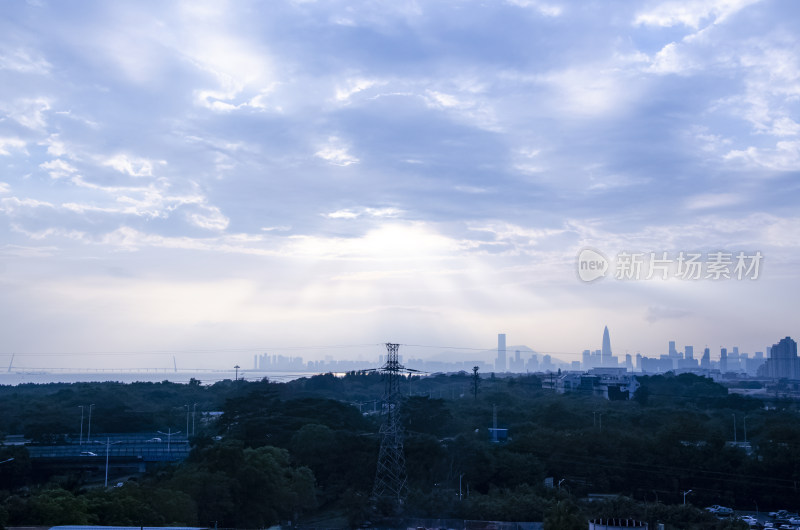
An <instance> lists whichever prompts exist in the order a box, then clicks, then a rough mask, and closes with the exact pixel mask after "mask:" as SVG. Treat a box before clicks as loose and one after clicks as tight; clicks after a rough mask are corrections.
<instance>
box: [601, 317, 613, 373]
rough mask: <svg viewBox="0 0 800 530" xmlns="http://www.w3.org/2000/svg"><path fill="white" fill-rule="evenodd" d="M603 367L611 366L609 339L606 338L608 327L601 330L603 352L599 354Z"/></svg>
mask: <svg viewBox="0 0 800 530" xmlns="http://www.w3.org/2000/svg"><path fill="white" fill-rule="evenodd" d="M601 355H602V356H601V359H600V360H601V362H602V365H603V366H611V338H610V337H609V336H608V326H606V327H605V329H603V350H602V354H601Z"/></svg>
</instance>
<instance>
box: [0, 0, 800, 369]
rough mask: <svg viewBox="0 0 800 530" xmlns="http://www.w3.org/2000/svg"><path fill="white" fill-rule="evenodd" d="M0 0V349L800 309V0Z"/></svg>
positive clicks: (735, 328)
mask: <svg viewBox="0 0 800 530" xmlns="http://www.w3.org/2000/svg"><path fill="white" fill-rule="evenodd" d="M0 15H2V16H0V299H2V300H3V303H2V304H0V359H4V360H5V362H6V365H7V364H8V363H9V362H10V358H11V355H12V354H15V355H17V360H18V361H19V360H20V359H30V360H31V363H32V364H38V365H40V366H47V365H54V364H55V365H66V366H98V365H101V364H102V365H108V366H109V367H122V366H126V365H130V364H133V363H134V362H145V361H147V362H148V363H149V362H150V359H151V358H152V359H154V360H155V361H157V362H160V363H163V364H166V365H167V366H169V365H170V364H172V359H171V356H172V355H176V356H178V357H179V359H178V362H179V363H181V364H183V365H195V366H197V367H199V368H202V367H212V366H220V365H222V366H227V365H228V364H231V363H230V362H229V361H232V360H235V362H239V363H242V362H248V359H249V357H250V355H252V354H255V353H263V352H264V351H277V350H278V349H280V348H286V349H288V348H291V347H293V346H295V347H303V348H308V349H309V351H308V352H307V353H305V355H307V356H308V358H312V357H313V356H315V355H321V353H320V352H321V349H324V348H326V347H329V346H332V345H365V344H367V345H373V344H381V343H384V342H387V341H392V342H399V343H401V344H402V343H407V344H422V345H434V346H435V345H440V346H447V347H448V348H450V347H452V348H456V347H463V348H474V349H477V350H480V349H481V348H483V347H484V345H486V347H487V348H489V349H490V348H491V347H492V344H493V341H490V340H489V339H488V337H493V336H495V335H496V334H497V330H502V331H503V332H504V333H506V334H507V336H508V337H509V339H512V338H513V340H509V343H514V344H526V345H528V346H529V347H530V348H531V349H534V350H537V351H542V352H567V353H569V354H570V355H576V356H577V357H574V358H572V359H571V360H572V361H575V360H581V355H582V351H583V350H584V349H586V348H587V347H589V346H591V348H592V349H593V350H594V349H596V348H597V347H596V346H595V345H596V343H597V337H598V333H597V330H598V329H600V330H602V329H603V326H608V328H609V329H610V330H611V331H612V333H613V335H614V336H613V337H612V338H613V343H612V345H613V351H614V355H616V356H617V357H618V358H621V359H624V358H625V355H626V353H627V354H630V355H635V353H636V352H637V351H641V352H655V351H660V350H661V349H662V348H663V345H664V344H666V343H667V341H669V340H677V341H678V343H679V344H681V343H683V344H688V345H694V346H695V347H697V348H698V349H697V350H696V352H695V353H696V355H695V357H696V358H698V359H700V358H701V356H700V355H699V352H700V351H702V350H703V348H704V347H705V345H710V346H709V347H710V348H711V350H712V351H714V352H718V350H719V347H720V345H722V346H723V347H732V345H734V344H735V345H738V346H739V348H740V349H741V351H749V352H755V351H763V350H764V348H765V347H766V346H765V345H766V344H772V343H773V342H774V341H775V340H776V339H775V338H776V337H785V336H787V335H789V336H797V335H800V333H799V331H800V330H798V329H797V323H796V318H795V315H796V295H794V294H792V293H797V292H800V276H798V275H797V273H796V267H797V264H798V263H800V215H798V213H797V203H798V198H800V188H798V185H797V178H796V177H797V172H798V171H799V170H800V123H798V120H797V116H798V115H800V98H798V95H800V53H798V50H800V36H798V34H797V31H796V28H797V27H798V24H799V23H800V4H798V3H797V2H792V1H789V0H724V1H723V0H707V1H700V0H692V1H687V2H676V1H674V0H637V1H632V2H619V3H614V5H613V6H608V5H601V4H589V3H586V2H581V1H578V0H505V1H500V2H492V3H481V2H472V1H465V2H455V1H451V0H432V1H430V2H424V3H419V2H414V1H407V2H406V1H401V2H399V3H395V4H380V3H374V2H368V1H365V2H355V3H341V2H338V1H330V2H328V1H322V0H320V1H313V0H312V1H309V0H302V1H301V0H285V1H276V2H274V3H271V4H270V5H269V7H268V8H267V7H266V5H265V4H263V3H262V2H252V1H247V0H245V1H241V2H231V3H227V2H216V1H178V2H174V3H167V4H165V3H158V2H138V1H137V2H132V1H129V0H125V1H120V2H113V3H109V2H100V1H97V0H89V1H86V2H80V3H79V4H72V3H61V2H49V1H47V0H42V1H39V0H36V1H34V0H30V1H22V0H19V1H11V2H4V3H3V4H2V6H0ZM584 259H585V261H581V260H584ZM755 265H758V267H757V269H756V267H755ZM695 266H696V267H695ZM600 349H602V345H600ZM444 351H445V354H444V355H445V356H446V355H447V353H446V352H447V351H450V350H444ZM452 351H455V350H452ZM159 352H166V353H163V354H162V353H159ZM244 352H246V353H244ZM137 355H138V356H139V357H140V358H139V359H136V356H137ZM239 355H241V357H239ZM514 355H515V352H514V351H513V350H510V351H509V352H508V358H507V360H510V359H511V358H512V356H514ZM553 355H554V356H557V355H559V354H558V353H553ZM26 356H27V357H26ZM514 361H515V362H517V361H516V358H515V357H514ZM15 362H17V361H15ZM19 362H20V363H21V361H19Z"/></svg>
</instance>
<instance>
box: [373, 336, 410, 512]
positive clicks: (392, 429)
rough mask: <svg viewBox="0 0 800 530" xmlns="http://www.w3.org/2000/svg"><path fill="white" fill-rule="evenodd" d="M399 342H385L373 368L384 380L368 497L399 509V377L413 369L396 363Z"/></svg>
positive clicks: (402, 489)
mask: <svg viewBox="0 0 800 530" xmlns="http://www.w3.org/2000/svg"><path fill="white" fill-rule="evenodd" d="M399 347H400V345H399V344H391V343H387V344H386V351H387V354H388V355H387V358H386V364H384V365H383V366H382V367H381V368H379V369H378V370H377V371H378V372H380V373H381V374H383V377H384V381H385V383H386V386H385V389H384V393H383V406H382V409H381V412H382V414H383V423H382V424H381V429H380V437H381V449H380V452H379V453H378V468H377V470H376V472H375V486H374V488H373V490H372V497H373V499H374V500H375V501H376V502H379V503H382V504H384V503H385V504H390V505H392V506H393V508H394V509H395V511H399V510H400V508H401V506H402V504H403V499H405V496H406V458H405V455H404V454H403V425H402V423H401V421H400V400H401V396H400V378H401V377H402V374H403V373H405V372H416V370H412V369H409V368H406V367H404V366H403V365H401V364H400V361H399V358H398V355H397V350H398V349H399Z"/></svg>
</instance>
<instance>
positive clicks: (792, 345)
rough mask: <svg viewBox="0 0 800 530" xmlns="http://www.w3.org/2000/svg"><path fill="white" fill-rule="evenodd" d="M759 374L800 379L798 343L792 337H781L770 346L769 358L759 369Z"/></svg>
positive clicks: (777, 377)
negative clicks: (776, 342)
mask: <svg viewBox="0 0 800 530" xmlns="http://www.w3.org/2000/svg"><path fill="white" fill-rule="evenodd" d="M758 373H759V375H762V376H766V377H772V378H775V379H783V378H786V379H800V359H798V357H797V343H796V342H795V341H794V340H792V338H791V337H786V338H785V339H781V340H780V342H778V344H773V345H772V347H771V348H769V359H767V362H765V363H764V365H763V366H762V367H761V368H760V369H759V370H758Z"/></svg>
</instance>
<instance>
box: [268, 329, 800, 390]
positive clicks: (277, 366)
mask: <svg viewBox="0 0 800 530" xmlns="http://www.w3.org/2000/svg"><path fill="white" fill-rule="evenodd" d="M520 348H522V350H521V349H520ZM523 352H524V353H523ZM711 356H712V353H711V350H710V349H709V348H708V347H706V348H704V349H703V351H702V353H701V354H700V355H699V358H698V357H697V356H696V355H695V351H694V347H693V346H684V347H683V350H682V351H681V350H679V349H678V348H677V346H676V343H675V341H669V344H668V348H667V353H666V354H662V355H659V356H658V357H649V356H643V355H642V354H641V353H637V354H636V355H635V356H631V355H630V354H626V355H625V356H624V358H620V357H618V356H616V355H614V354H613V351H612V349H611V337H610V334H609V331H608V326H606V327H605V329H604V330H603V339H602V346H601V348H600V349H598V350H584V351H583V354H582V357H581V360H580V361H572V362H569V363H565V362H562V361H560V360H558V359H554V358H553V357H551V356H550V355H547V354H544V355H540V354H539V353H536V352H533V351H531V350H530V349H528V348H526V347H516V348H515V349H514V353H513V354H511V355H510V354H509V351H508V348H507V346H506V335H505V333H500V334H498V336H497V357H496V358H495V360H494V362H493V363H489V362H485V361H483V360H458V361H432V360H426V359H413V358H411V359H408V360H407V362H405V363H403V360H402V357H400V359H401V361H400V362H401V363H402V364H404V365H405V366H406V367H408V368H412V369H415V370H420V371H423V372H427V373H437V372H445V373H447V372H459V371H465V372H471V371H472V369H473V368H474V367H476V366H477V367H478V370H479V371H480V372H482V373H488V372H495V373H509V372H510V373H550V372H582V373H583V374H589V375H584V376H583V377H584V378H585V380H584V381H582V382H581V381H578V379H575V378H574V377H572V376H570V378H568V379H565V380H564V384H563V385H562V387H563V388H564V389H567V391H569V389H573V388H578V387H580V388H584V389H585V388H586V385H587V384H588V382H589V381H598V380H601V379H602V380H608V379H609V377H610V376H611V375H612V374H625V373H634V372H638V373H642V374H659V373H666V372H677V373H680V372H693V373H698V374H703V375H708V376H714V377H743V376H750V377H763V378H770V379H794V380H800V358H798V356H797V343H796V342H795V341H794V340H792V339H791V338H790V337H786V338H784V339H781V340H780V341H779V342H778V343H777V344H774V345H772V346H770V347H768V348H767V355H766V356H765V355H764V352H760V351H757V352H755V353H754V354H753V355H752V356H751V355H750V354H749V353H745V352H740V351H739V347H738V346H734V347H732V348H731V349H730V350H729V349H728V348H720V351H719V355H718V356H717V355H715V356H714V357H715V358H714V359H712V357H711ZM383 361H384V359H383V356H381V357H380V358H379V359H378V364H377V366H376V364H375V362H374V361H360V360H359V361H348V360H335V359H333V358H332V357H330V356H326V358H325V360H321V361H308V362H304V361H303V358H302V357H289V356H284V355H270V354H266V353H265V354H262V355H256V356H254V361H253V369H254V370H255V371H264V372H313V373H321V372H339V373H341V372H350V371H357V370H366V369H370V368H376V367H378V366H381V365H382V364H383ZM559 375H561V374H559ZM598 378H599V379H598ZM625 384H628V383H625ZM603 385H605V383H603V384H601V385H600V386H599V387H598V388H600V387H602V388H605V386H603ZM556 386H557V385H555V386H554V389H556ZM606 386H607V385H606ZM611 386H612V387H613V386H619V385H617V384H612V385H611ZM623 386H624V385H623ZM603 392H606V390H603Z"/></svg>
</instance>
